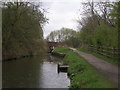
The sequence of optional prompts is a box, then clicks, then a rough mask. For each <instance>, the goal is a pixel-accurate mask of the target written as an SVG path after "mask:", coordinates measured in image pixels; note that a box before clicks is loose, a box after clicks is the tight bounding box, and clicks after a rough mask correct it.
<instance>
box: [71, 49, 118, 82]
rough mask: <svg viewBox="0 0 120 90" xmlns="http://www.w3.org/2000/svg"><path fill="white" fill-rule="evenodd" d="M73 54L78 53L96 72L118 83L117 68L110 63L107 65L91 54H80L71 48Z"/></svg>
mask: <svg viewBox="0 0 120 90" xmlns="http://www.w3.org/2000/svg"><path fill="white" fill-rule="evenodd" d="M71 49H72V50H73V51H74V52H75V53H78V54H79V55H80V56H82V57H83V58H85V59H86V60H87V62H88V63H90V64H91V65H93V66H94V67H95V68H96V69H97V70H99V71H100V72H102V74H103V75H105V76H106V77H108V79H110V80H112V81H114V82H115V83H118V81H119V80H118V76H119V75H120V74H119V75H118V67H117V66H115V65H112V64H111V63H108V62H106V61H104V60H102V59H99V58H97V57H95V56H93V55H91V54H87V53H84V52H81V51H79V50H77V49H75V48H71Z"/></svg>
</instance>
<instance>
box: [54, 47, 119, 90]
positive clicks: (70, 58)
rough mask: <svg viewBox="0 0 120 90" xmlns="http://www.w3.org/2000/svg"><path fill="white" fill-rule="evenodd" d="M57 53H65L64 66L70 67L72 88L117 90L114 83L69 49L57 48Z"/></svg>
mask: <svg viewBox="0 0 120 90" xmlns="http://www.w3.org/2000/svg"><path fill="white" fill-rule="evenodd" d="M54 51H56V52H60V53H65V54H66V56H65V58H64V60H63V63H64V64H68V65H69V66H70V68H69V70H68V73H69V77H70V79H71V85H70V88H73V89H77V88H116V87H117V85H115V84H114V83H113V82H112V81H110V80H108V79H107V78H105V77H104V76H102V74H101V73H99V72H98V71H97V70H96V69H95V68H94V67H92V66H91V65H90V64H88V63H87V61H86V60H85V59H84V58H82V57H81V56H79V55H78V54H76V53H74V52H73V51H72V50H70V49H69V48H65V47H56V48H55V50H54Z"/></svg>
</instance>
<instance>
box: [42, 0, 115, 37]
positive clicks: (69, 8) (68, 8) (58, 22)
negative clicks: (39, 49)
mask: <svg viewBox="0 0 120 90" xmlns="http://www.w3.org/2000/svg"><path fill="white" fill-rule="evenodd" d="M86 1H87V0H44V2H43V5H42V7H43V8H44V9H46V11H47V13H45V16H46V17H47V18H48V19H49V20H48V22H49V23H48V24H45V26H44V28H43V30H44V38H46V37H47V36H48V35H49V34H50V32H52V31H55V30H60V29H61V28H62V27H65V28H70V29H74V30H76V31H77V25H78V24H77V21H76V20H78V18H81V16H80V13H81V12H82V11H83V8H82V4H81V2H86ZM94 1H98V0H94ZM104 1H105V0H104ZM107 1H108V0H107ZM111 1H115V0H111Z"/></svg>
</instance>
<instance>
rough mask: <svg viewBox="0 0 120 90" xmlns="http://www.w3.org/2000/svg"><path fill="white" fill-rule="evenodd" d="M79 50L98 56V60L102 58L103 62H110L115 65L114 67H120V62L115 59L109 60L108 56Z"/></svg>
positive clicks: (81, 49)
mask: <svg viewBox="0 0 120 90" xmlns="http://www.w3.org/2000/svg"><path fill="white" fill-rule="evenodd" d="M77 49H78V50H80V51H82V52H85V53H89V54H92V55H94V56H96V57H98V58H100V59H102V60H105V61H107V62H109V63H111V64H114V65H116V66H119V67H120V62H118V60H114V59H111V58H108V57H106V56H103V55H101V54H98V53H95V52H91V51H88V50H86V49H83V48H77Z"/></svg>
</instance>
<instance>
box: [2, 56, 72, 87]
mask: <svg viewBox="0 0 120 90" xmlns="http://www.w3.org/2000/svg"><path fill="white" fill-rule="evenodd" d="M60 61H61V59H60V58H57V57H53V56H51V55H45V56H34V57H27V58H22V59H19V60H12V61H7V62H3V64H2V86H3V88H68V86H69V85H70V79H69V78H68V77H67V73H65V72H60V73H58V71H57V64H58V63H59V62H60Z"/></svg>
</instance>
